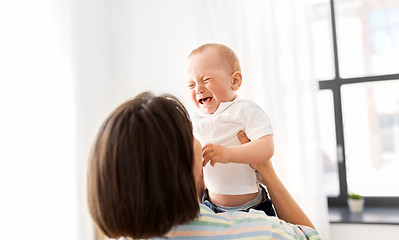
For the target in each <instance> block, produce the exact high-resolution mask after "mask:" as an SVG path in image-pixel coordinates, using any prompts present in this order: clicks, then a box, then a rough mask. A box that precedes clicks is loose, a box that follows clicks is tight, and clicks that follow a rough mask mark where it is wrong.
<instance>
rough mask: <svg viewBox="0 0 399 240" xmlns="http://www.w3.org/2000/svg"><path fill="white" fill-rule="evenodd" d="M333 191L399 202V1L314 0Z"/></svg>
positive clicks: (338, 200)
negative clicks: (398, 185) (398, 184)
mask: <svg viewBox="0 0 399 240" xmlns="http://www.w3.org/2000/svg"><path fill="white" fill-rule="evenodd" d="M312 23H313V42H314V44H313V46H314V52H315V53H314V56H313V57H314V62H315V73H314V75H315V76H316V78H317V80H318V81H319V87H320V91H319V94H318V115H319V122H320V132H321V136H320V140H321V141H320V142H321V147H322V152H323V161H324V172H325V186H326V188H325V190H326V193H327V195H328V197H329V199H328V200H329V205H330V206H339V205H345V204H346V198H347V193H348V192H354V193H358V194H362V195H364V196H365V198H366V203H367V204H368V205H369V206H372V205H374V206H399V188H398V187H397V186H396V185H397V183H398V182H399V175H398V174H397V172H398V171H399V1H396V0H379V1H375V0H335V1H334V0H313V1H312Z"/></svg>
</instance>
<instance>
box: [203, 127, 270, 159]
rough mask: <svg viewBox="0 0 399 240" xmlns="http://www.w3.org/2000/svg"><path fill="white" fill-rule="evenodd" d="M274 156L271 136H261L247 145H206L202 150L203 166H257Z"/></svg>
mask: <svg viewBox="0 0 399 240" xmlns="http://www.w3.org/2000/svg"><path fill="white" fill-rule="evenodd" d="M273 154H274V142H273V135H266V136H263V137H261V138H259V139H257V140H255V141H252V142H250V143H247V144H243V145H238V146H232V147H225V146H222V145H217V144H206V145H205V146H204V147H203V148H202V156H203V158H204V161H203V166H205V165H206V164H207V163H208V162H210V164H211V165H212V166H213V165H215V163H217V162H219V163H229V162H233V163H246V164H257V163H261V162H264V161H266V160H269V159H270V158H271V157H272V156H273Z"/></svg>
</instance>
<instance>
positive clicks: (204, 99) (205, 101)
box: [198, 97, 212, 104]
mask: <svg viewBox="0 0 399 240" xmlns="http://www.w3.org/2000/svg"><path fill="white" fill-rule="evenodd" d="M211 100H212V98H211V97H206V98H201V99H200V100H199V101H198V102H199V103H200V104H205V103H208V102H210V101H211Z"/></svg>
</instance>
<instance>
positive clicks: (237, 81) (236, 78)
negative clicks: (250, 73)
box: [231, 71, 242, 91]
mask: <svg viewBox="0 0 399 240" xmlns="http://www.w3.org/2000/svg"><path fill="white" fill-rule="evenodd" d="M232 77H233V80H232V84H231V89H233V90H234V91H236V90H238V89H239V88H240V86H241V82H242V74H241V72H240V71H235V72H234V73H233V74H232Z"/></svg>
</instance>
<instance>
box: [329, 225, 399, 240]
mask: <svg viewBox="0 0 399 240" xmlns="http://www.w3.org/2000/svg"><path fill="white" fill-rule="evenodd" d="M330 230H331V231H330V232H331V235H330V236H331V240H357V239H361V240H375V239H387V240H391V239H392V240H394V239H398V237H399V225H374V224H331V228H330Z"/></svg>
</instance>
